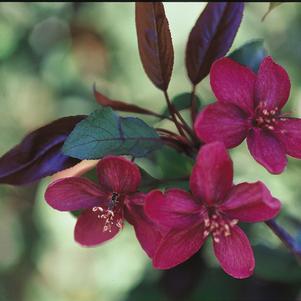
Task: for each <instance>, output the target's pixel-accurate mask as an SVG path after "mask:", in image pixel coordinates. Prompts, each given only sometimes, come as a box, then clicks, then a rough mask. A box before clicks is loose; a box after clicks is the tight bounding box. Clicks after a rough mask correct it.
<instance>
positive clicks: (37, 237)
mask: <svg viewBox="0 0 301 301" xmlns="http://www.w3.org/2000/svg"><path fill="white" fill-rule="evenodd" d="M204 6H205V3H165V9H166V14H167V17H168V19H169V23H170V29H171V32H172V37H173V43H174V48H175V66H174V71H173V76H172V81H171V84H170V89H169V91H170V92H169V93H170V95H171V96H175V95H177V94H179V93H182V92H189V91H190V89H191V87H190V84H189V81H188V80H187V76H186V71H185V65H184V50H185V44H186V41H187V37H188V34H189V31H190V29H191V28H192V26H193V24H194V22H195V21H196V19H197V17H198V16H199V14H200V12H201V10H202V9H203V8H204ZM267 9H268V3H248V4H246V7H245V13H244V18H243V22H242V25H241V28H240V30H239V32H238V35H237V37H236V39H235V42H234V45H233V47H232V49H235V48H237V47H239V46H241V45H243V44H244V43H246V42H248V41H250V40H253V39H258V38H262V39H264V45H265V47H266V49H267V50H268V53H269V54H270V55H272V56H273V58H274V59H275V60H276V61H277V62H278V63H279V64H281V65H282V66H284V68H285V69H286V70H287V71H288V73H289V75H290V79H291V82H292V91H291V96H290V101H289V104H288V105H287V107H286V108H287V110H288V111H291V112H294V115H295V116H299V117H301V85H300V83H301V71H300V70H301V37H300V27H301V4H298V3H284V4H282V5H280V6H279V7H277V8H275V9H274V10H273V11H272V12H271V13H270V15H268V17H267V18H266V20H265V21H264V22H261V18H262V16H263V15H264V14H265V12H266V11H267ZM94 83H95V84H96V86H97V89H98V90H99V91H101V92H102V93H104V94H106V95H107V96H109V97H111V98H113V99H121V100H124V101H128V102H132V103H137V104H139V105H146V106H147V107H148V108H152V109H153V110H156V111H162V110H164V108H165V102H164V99H163V96H162V94H161V93H160V91H159V90H157V89H156V88H154V87H153V86H152V84H151V82H150V81H149V80H148V78H147V76H146V75H145V74H144V72H143V68H142V65H141V63H140V59H139V54H138V50H137V41H136V30H135V23H134V4H133V3H63V2H62V3H0V155H2V154H3V153H5V152H6V151H7V150H8V149H10V148H11V147H13V146H14V145H15V144H17V143H18V142H19V141H20V140H21V139H22V137H23V136H24V135H25V134H26V133H28V132H30V131H31V130H33V129H35V128H37V127H40V126H41V125H44V124H46V123H48V122H50V121H52V120H54V119H57V118H59V117H62V116H68V115H76V114H88V113H90V112H92V111H93V110H95V109H96V108H97V107H98V106H97V104H96V103H95V101H94V98H93V93H92V86H93V84H94ZM197 93H198V95H200V96H201V98H202V99H203V104H206V103H209V102H211V101H213V99H214V98H213V95H212V92H211V90H210V87H209V84H208V79H206V80H205V81H204V82H202V84H201V85H199V86H198V89H197ZM145 120H146V121H147V122H149V123H150V124H154V123H155V122H156V120H155V119H152V118H146V119H145ZM165 125H167V124H165ZM167 126H168V125H167ZM231 155H232V156H233V160H234V167H235V181H236V182H242V181H256V180H262V181H264V182H265V183H266V185H267V186H268V187H269V188H270V190H271V191H272V193H273V195H274V196H275V197H277V198H279V199H280V200H281V201H282V202H283V210H282V213H281V215H280V216H279V218H278V221H279V223H281V224H283V225H284V226H285V227H286V228H287V229H288V230H289V231H290V232H291V233H292V234H293V235H295V236H296V237H298V239H299V240H300V243H301V232H300V233H299V231H300V230H301V187H300V181H301V162H300V161H297V160H295V159H290V160H289V165H288V168H287V170H286V171H285V172H284V173H283V174H282V175H278V176H273V175H270V174H269V173H268V172H266V171H265V169H264V168H263V167H261V166H259V165H258V164H256V163H255V161H254V160H253V159H252V158H251V156H250V155H249V153H248V151H247V148H246V144H245V143H243V144H242V145H241V146H239V147H237V148H236V149H234V150H231ZM168 156H169V155H168ZM168 158H169V159H170V158H171V157H170V156H169V157H168ZM156 160H157V164H156V166H155V168H152V169H151V168H150V164H149V161H147V160H145V161H143V162H140V164H142V165H143V166H144V167H145V168H148V169H149V171H150V172H151V173H152V174H153V175H155V176H162V166H163V165H165V167H166V168H167V173H168V171H169V172H170V174H175V173H180V172H181V168H179V166H177V165H176V164H175V162H176V161H172V160H171V161H170V160H169V161H168V162H171V163H170V164H169V165H168V164H166V162H167V160H166V158H164V157H162V156H161V157H160V158H157V159H156ZM49 181H50V179H49V178H48V179H44V180H43V181H41V182H40V183H37V184H34V185H30V186H27V187H22V188H21V187H18V188H16V187H11V186H6V185H2V186H0V301H21V300H22V301H23V300H24V301H41V300H43V301H53V300H56V301H71V300H72V301H126V300H128V301H165V300H172V301H175V300H185V301H186V300H187V301H221V300H252V301H257V300H265V301H274V300H301V268H300V265H298V263H297V261H296V260H295V259H294V257H293V256H292V255H290V254H289V252H288V251H287V250H286V249H285V248H284V247H283V246H282V244H281V243H280V242H279V240H278V239H277V238H276V237H275V236H274V235H273V233H272V232H271V231H270V230H269V229H267V227H266V226H265V225H264V224H256V225H252V226H248V227H246V228H245V229H246V230H247V231H248V232H249V235H250V238H251V241H252V244H253V246H254V250H255V257H256V261H257V266H256V270H255V275H254V276H253V277H251V278H250V279H247V280H235V279H232V278H230V276H227V275H226V274H224V273H223V272H222V271H221V270H220V268H219V267H218V264H217V262H216V260H215V258H214V257H213V256H212V252H211V251H212V250H211V247H210V244H206V245H205V247H204V248H203V249H202V251H201V252H200V253H198V254H196V255H195V256H194V257H193V258H191V259H190V260H189V261H188V262H186V263H185V264H183V265H181V266H179V267H177V268H175V269H172V270H169V271H166V272H162V271H156V270H154V269H153V268H152V267H151V263H150V260H149V259H148V258H147V256H146V255H145V254H144V252H143V251H142V250H141V248H140V246H139V244H138V242H137V240H136V238H135V234H134V232H133V230H132V228H131V227H130V226H128V225H127V226H126V227H125V229H124V231H122V233H121V234H120V235H119V236H118V237H117V238H116V239H114V240H112V241H110V242H108V243H106V244H105V245H104V246H101V247H98V248H91V249H87V248H82V247H80V246H79V245H77V244H76V243H75V242H74V241H73V227H74V224H75V219H74V217H72V216H71V215H70V214H69V213H61V212H58V211H55V210H53V209H52V208H50V207H48V206H47V204H46V203H45V201H44V199H43V193H44V191H45V187H46V185H47V184H48V183H49ZM298 229H300V230H299V231H298Z"/></svg>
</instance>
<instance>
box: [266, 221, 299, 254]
mask: <svg viewBox="0 0 301 301" xmlns="http://www.w3.org/2000/svg"><path fill="white" fill-rule="evenodd" d="M265 223H266V225H267V226H268V227H269V228H270V229H271V230H272V231H273V232H274V234H275V235H277V236H278V237H279V238H280V240H281V241H282V242H283V244H284V245H285V246H286V247H287V248H288V249H289V250H290V251H291V252H292V253H293V254H294V255H295V256H296V257H297V258H298V259H300V260H301V247H300V246H299V245H298V244H297V242H296V240H295V239H294V238H293V237H292V236H291V235H290V234H289V233H288V232H287V231H286V230H285V229H284V228H282V227H281V226H280V225H279V224H277V223H276V221H275V220H274V219H271V220H269V221H267V222H265Z"/></svg>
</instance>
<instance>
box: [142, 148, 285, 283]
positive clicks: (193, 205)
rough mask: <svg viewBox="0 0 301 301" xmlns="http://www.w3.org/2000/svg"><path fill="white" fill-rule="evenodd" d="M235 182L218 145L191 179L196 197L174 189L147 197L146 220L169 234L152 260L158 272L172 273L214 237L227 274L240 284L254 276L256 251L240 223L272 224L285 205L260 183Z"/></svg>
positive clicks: (207, 151)
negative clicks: (152, 221)
mask: <svg viewBox="0 0 301 301" xmlns="http://www.w3.org/2000/svg"><path fill="white" fill-rule="evenodd" d="M232 180H233V166H232V161H231V159H230V157H229V155H228V154H227V151H226V149H225V147H224V145H223V144H222V143H220V142H215V143H210V144H208V145H205V146H203V147H202V149H201V151H200V152H199V155H198V157H197V162H196V164H195V166H194V167H193V170H192V174H191V177H190V189H191V193H188V192H185V191H183V190H181V189H170V190H168V191H167V192H166V193H165V194H163V193H162V192H160V191H158V190H155V191H152V192H150V193H149V194H148V195H147V196H146V200H145V212H146V214H147V215H148V216H149V217H150V218H151V219H152V220H154V221H155V222H156V223H158V224H160V225H161V226H162V227H165V229H169V231H168V232H167V234H166V235H165V236H164V237H163V238H162V240H161V242H160V244H159V245H158V248H157V250H156V252H155V254H154V256H153V258H152V259H153V265H154V267H156V268H159V269H168V268H171V267H174V266H176V265H178V264H180V263H182V262H183V261H185V260H187V259H188V258H190V257H191V256H192V255H193V254H195V253H196V252H198V250H199V249H200V248H201V246H202V245H203V243H204V241H205V240H206V239H207V238H208V237H209V236H211V237H212V240H213V247H214V253H215V256H216V257H217V259H218V261H219V263H220V265H221V267H222V268H223V269H224V271H225V272H226V273H228V274H229V275H231V276H233V277H235V278H246V277H249V276H250V275H251V274H252V272H253V270H254V266H255V261H254V256H253V251H252V248H251V246H250V243H249V240H248V238H247V236H246V235H245V234H244V232H243V231H242V230H241V229H240V228H239V227H238V226H237V223H238V222H239V221H242V222H252V223H254V222H260V221H265V220H269V219H271V218H273V217H275V216H276V215H277V214H278V212H279V210H280V207H281V204H280V202H279V201H278V200H277V199H275V198H273V197H272V196H271V194H270V192H269V190H268V189H267V188H266V187H265V185H264V184H263V183H261V182H256V183H241V184H238V185H233V183H232Z"/></svg>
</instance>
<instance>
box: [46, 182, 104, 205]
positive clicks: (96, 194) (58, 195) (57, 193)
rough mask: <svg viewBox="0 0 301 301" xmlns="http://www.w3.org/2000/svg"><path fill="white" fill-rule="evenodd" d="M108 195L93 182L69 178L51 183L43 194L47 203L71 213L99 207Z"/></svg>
mask: <svg viewBox="0 0 301 301" xmlns="http://www.w3.org/2000/svg"><path fill="white" fill-rule="evenodd" d="M108 197H109V196H108V195H107V194H106V193H104V192H102V191H100V189H99V187H98V186H97V185H95V184H94V183H93V182H91V181H89V180H87V179H83V178H80V177H70V178H64V179H59V180H57V181H54V182H52V183H51V184H50V185H49V186H48V187H47V190H46V192H45V199H46V201H47V203H48V204H49V205H50V206H51V207H53V208H55V209H57V210H60V211H73V210H80V209H87V208H92V207H94V206H101V205H102V204H103V203H104V202H106V201H107V199H108Z"/></svg>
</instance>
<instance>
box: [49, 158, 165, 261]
mask: <svg viewBox="0 0 301 301" xmlns="http://www.w3.org/2000/svg"><path fill="white" fill-rule="evenodd" d="M96 168H97V174H98V179H99V185H96V184H95V183H93V182H91V181H89V180H88V179H84V178H80V177H69V178H63V179H59V180H57V181H54V182H53V183H51V184H50V185H49V186H48V188H47V190H46V192H45V199H46V201H47V202H48V204H49V205H50V206H52V207H53V208H55V209H57V210H60V211H73V210H82V209H84V210H83V211H82V212H81V214H80V216H79V217H78V219H77V223H76V226H75V231H74V238H75V240H76V241H77V242H78V243H80V244H81V245H84V246H94V245H98V244H101V243H103V242H105V241H107V240H109V239H111V238H113V237H114V236H115V235H116V234H117V233H118V232H119V231H120V230H121V229H122V227H123V222H124V218H126V219H127V220H128V221H129V222H130V223H131V224H132V225H133V226H134V227H135V231H136V235H137V237H138V239H139V241H140V243H141V245H142V247H143V248H144V250H145V251H146V253H147V254H148V255H149V256H152V255H153V252H154V249H155V247H156V245H157V244H158V242H159V240H160V239H161V234H160V233H159V232H158V231H157V230H156V228H155V227H154V224H153V222H151V221H150V220H149V219H148V218H147V217H146V216H145V214H144V212H143V206H144V197H145V196H144V194H143V193H135V192H136V191H137V189H138V186H139V184H140V181H141V175H140V171H139V169H138V167H137V166H136V165H135V164H134V163H133V162H130V161H128V160H126V159H124V158H122V157H115V156H108V157H106V158H104V159H102V160H100V162H99V163H98V164H97V167H96Z"/></svg>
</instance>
